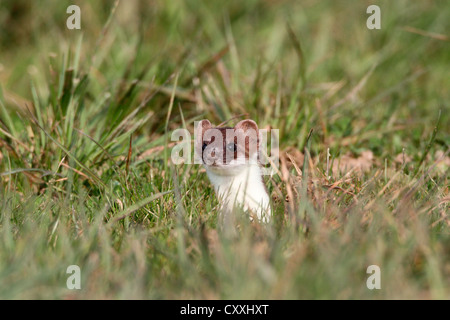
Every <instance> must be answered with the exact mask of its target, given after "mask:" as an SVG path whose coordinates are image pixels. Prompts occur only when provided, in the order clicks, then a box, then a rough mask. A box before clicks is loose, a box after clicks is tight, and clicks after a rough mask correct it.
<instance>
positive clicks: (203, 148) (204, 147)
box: [202, 142, 208, 151]
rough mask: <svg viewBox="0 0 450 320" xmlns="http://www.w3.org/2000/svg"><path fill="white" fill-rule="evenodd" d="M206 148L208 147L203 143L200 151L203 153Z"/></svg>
mask: <svg viewBox="0 0 450 320" xmlns="http://www.w3.org/2000/svg"><path fill="white" fill-rule="evenodd" d="M207 146H208V145H207V144H206V142H203V145H202V151H205V149H206V147H207Z"/></svg>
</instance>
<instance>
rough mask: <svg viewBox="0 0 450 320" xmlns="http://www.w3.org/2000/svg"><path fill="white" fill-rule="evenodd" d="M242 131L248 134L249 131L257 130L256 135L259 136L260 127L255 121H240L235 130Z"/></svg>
mask: <svg viewBox="0 0 450 320" xmlns="http://www.w3.org/2000/svg"><path fill="white" fill-rule="evenodd" d="M237 129H242V130H243V131H244V132H246V131H247V130H249V129H252V130H255V132H256V134H258V125H257V124H256V122H255V121H253V120H250V119H247V120H242V121H239V122H238V123H237V124H236V125H235V126H234V130H237Z"/></svg>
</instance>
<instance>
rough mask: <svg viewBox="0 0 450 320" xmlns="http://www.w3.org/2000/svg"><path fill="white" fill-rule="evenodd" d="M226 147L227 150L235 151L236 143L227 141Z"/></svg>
mask: <svg viewBox="0 0 450 320" xmlns="http://www.w3.org/2000/svg"><path fill="white" fill-rule="evenodd" d="M227 149H228V150H229V151H233V152H236V150H237V146H236V143H229V144H227Z"/></svg>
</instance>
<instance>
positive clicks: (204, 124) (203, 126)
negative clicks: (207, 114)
mask: <svg viewBox="0 0 450 320" xmlns="http://www.w3.org/2000/svg"><path fill="white" fill-rule="evenodd" d="M211 128H212V125H211V122H209V120H206V119H205V120H201V121H200V122H199V123H198V124H197V128H196V130H197V136H198V137H200V138H203V134H204V133H205V131H206V130H208V129H211Z"/></svg>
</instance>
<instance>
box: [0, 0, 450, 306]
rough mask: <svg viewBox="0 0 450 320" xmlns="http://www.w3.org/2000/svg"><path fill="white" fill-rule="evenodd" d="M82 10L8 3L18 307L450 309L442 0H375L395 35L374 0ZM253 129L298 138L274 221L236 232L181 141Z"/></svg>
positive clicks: (7, 285) (5, 34) (4, 279)
mask: <svg viewBox="0 0 450 320" xmlns="http://www.w3.org/2000/svg"><path fill="white" fill-rule="evenodd" d="M70 4H71V3H69V2H68V1H56V0H46V1H45V5H44V4H41V3H40V2H39V3H38V2H36V3H34V2H30V1H25V0H19V1H10V0H4V1H2V4H1V6H2V9H1V10H0V12H1V13H0V25H2V31H1V32H0V52H1V54H0V152H1V153H0V208H1V213H0V238H1V241H0V298H3V299H31V298H38V299H101V298H111V299H125V298H136V299H180V298H187V299H417V298H425V299H448V298H450V282H449V279H450V233H449V228H450V220H449V217H448V212H449V210H448V209H449V200H450V198H449V193H448V191H449V161H450V160H449V159H450V158H449V145H450V131H449V127H450V126H449V123H450V118H449V112H448V111H449V101H450V96H449V90H448V88H449V87H450V80H449V77H448V69H449V67H450V65H449V64H450V61H449V60H448V52H449V49H450V48H449V46H450V42H449V35H448V33H446V32H448V30H449V29H450V28H449V27H450V26H449V21H450V19H449V15H450V6H449V4H448V3H447V2H446V1H435V2H432V3H431V2H414V3H411V2H407V1H395V2H392V1H378V3H377V4H378V5H379V6H380V8H381V17H382V24H381V26H382V28H381V30H368V29H367V28H366V19H367V18H368V15H367V14H366V13H365V12H366V8H367V6H369V5H370V4H372V3H369V2H364V1H362V2H358V3H357V4H356V3H354V2H352V3H351V4H350V3H349V2H343V1H321V2H315V1H302V2H301V3H300V2H298V1H245V2H242V1H228V2H227V4H223V3H221V2H218V1H152V2H151V3H150V4H147V3H145V4H144V2H141V1H131V0H130V1H128V0H127V1H120V2H119V1H115V2H113V1H96V2H92V1H78V2H77V4H78V5H79V6H80V8H81V19H82V29H81V30H68V29H67V28H66V24H65V22H66V19H67V17H68V14H66V8H67V6H68V5H70ZM243 114H244V115H243ZM234 117H235V118H234ZM245 117H248V118H252V119H254V120H255V121H257V123H258V124H259V126H260V127H269V126H270V127H271V128H276V129H280V151H281V166H280V170H279V172H278V174H275V175H274V176H272V177H267V179H266V183H267V185H268V188H269V191H270V192H271V195H272V199H273V208H274V212H275V219H274V220H275V221H274V223H273V225H271V226H268V227H263V226H260V225H258V224H250V223H249V222H248V221H247V219H245V217H244V218H242V219H241V220H240V223H239V232H238V234H237V236H236V237H233V238H228V237H225V236H224V235H223V234H221V232H220V230H218V228H217V214H218V210H217V206H218V204H217V200H216V198H215V196H214V191H213V189H212V186H211V185H210V183H209V181H208V180H207V177H206V174H205V172H204V170H203V169H202V168H201V167H200V166H198V165H173V164H172V163H171V161H170V152H171V148H172V147H173V143H172V142H171V141H170V139H169V138H170V133H171V132H172V130H175V129H178V128H183V127H186V128H188V129H190V130H191V132H192V130H193V123H194V121H196V120H199V119H203V118H208V119H210V120H211V122H213V123H216V124H218V123H221V122H223V121H227V120H230V119H232V118H234V120H232V122H233V121H234V122H236V121H237V120H239V119H243V118H245ZM311 129H313V131H312V134H311V137H310V138H308V136H309V134H310V131H311ZM327 150H329V154H330V156H329V157H327ZM327 160H328V161H327ZM327 163H328V165H327ZM69 265H78V266H80V268H81V275H82V278H81V281H82V283H81V287H82V289H81V290H69V289H67V287H66V280H67V278H68V276H69V275H68V274H66V269H67V267H68V266H69ZM370 265H378V266H379V267H380V269H381V286H382V288H381V290H369V289H367V287H366V280H367V278H368V276H369V275H368V274H366V269H367V267H368V266H370Z"/></svg>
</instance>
